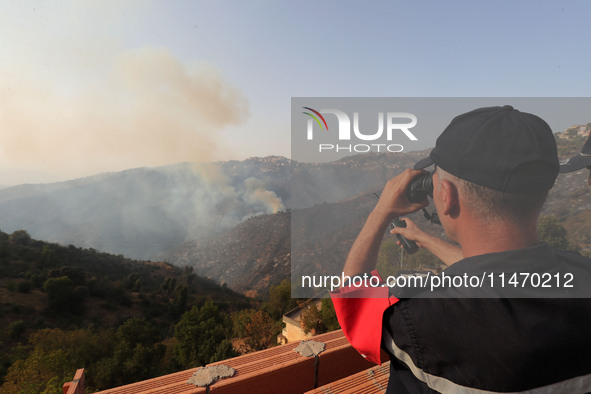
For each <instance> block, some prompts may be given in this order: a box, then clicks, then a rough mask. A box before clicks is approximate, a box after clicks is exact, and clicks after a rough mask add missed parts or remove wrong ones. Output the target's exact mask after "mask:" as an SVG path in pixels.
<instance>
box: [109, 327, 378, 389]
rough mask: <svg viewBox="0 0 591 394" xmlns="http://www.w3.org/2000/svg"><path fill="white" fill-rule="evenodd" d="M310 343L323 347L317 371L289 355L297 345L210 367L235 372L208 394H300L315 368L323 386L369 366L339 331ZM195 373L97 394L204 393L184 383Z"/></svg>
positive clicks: (309, 361)
mask: <svg viewBox="0 0 591 394" xmlns="http://www.w3.org/2000/svg"><path fill="white" fill-rule="evenodd" d="M312 339H313V340H315V341H318V342H323V343H324V344H325V345H326V347H325V350H324V351H323V352H322V353H320V355H319V361H318V364H317V367H315V362H314V358H313V357H308V358H307V357H303V356H301V355H299V354H298V353H296V352H295V351H293V349H294V348H295V347H296V346H297V345H298V344H299V341H298V342H294V343H290V344H287V345H282V346H277V347H273V348H271V349H267V350H262V351H259V352H254V353H250V354H245V355H243V356H239V357H235V358H231V359H227V360H223V361H220V362H217V363H213V364H210V365H226V366H228V367H231V368H234V369H235V370H236V373H235V375H234V376H233V377H231V378H227V379H222V380H219V381H217V382H215V383H213V384H212V385H211V386H210V392H211V393H236V392H244V393H249V392H256V393H265V392H268V393H276V392H281V393H302V392H304V391H306V390H312V389H313V388H314V379H315V372H314V370H315V368H317V384H318V385H325V384H328V383H330V382H332V381H334V380H336V379H340V378H343V377H345V376H347V375H350V374H353V373H356V372H358V371H360V370H363V369H366V368H369V367H370V366H371V365H373V364H371V363H369V362H368V361H366V360H365V359H363V357H361V356H360V355H359V354H358V353H357V352H356V351H355V350H354V349H353V348H352V347H351V345H350V344H349V343H348V342H347V339H346V338H345V337H344V335H343V332H342V331H341V330H337V331H332V332H329V333H326V334H322V335H317V336H315V337H313V338H312ZM196 370H197V368H192V369H188V370H186V371H181V372H177V373H173V374H170V375H165V376H161V377H158V378H153V379H150V380H145V381H142V382H137V383H133V384H129V385H126V386H121V387H116V388H113V389H110V390H106V391H102V392H101V393H109V394H136V393H156V392H157V393H170V394H177V393H205V392H206V389H205V388H202V387H196V386H193V385H191V384H188V383H186V382H187V380H188V379H189V377H191V375H192V374H193V372H195V371H196Z"/></svg>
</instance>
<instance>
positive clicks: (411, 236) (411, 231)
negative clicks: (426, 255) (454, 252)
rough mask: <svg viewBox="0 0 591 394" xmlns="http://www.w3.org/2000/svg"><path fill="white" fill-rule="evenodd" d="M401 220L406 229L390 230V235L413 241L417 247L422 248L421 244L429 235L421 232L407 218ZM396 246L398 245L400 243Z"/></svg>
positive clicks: (395, 228)
mask: <svg viewBox="0 0 591 394" xmlns="http://www.w3.org/2000/svg"><path fill="white" fill-rule="evenodd" d="M402 220H404V222H405V223H406V227H394V228H393V229H392V230H390V234H394V235H396V234H400V235H402V236H403V237H404V238H406V239H408V240H410V241H415V242H416V243H417V245H418V246H420V247H424V245H423V242H424V241H425V239H426V238H427V237H430V235H429V234H427V233H426V232H424V231H423V230H421V229H420V228H419V226H417V225H416V224H415V222H413V221H412V220H410V219H408V218H402ZM397 244H398V245H400V241H398V242H397Z"/></svg>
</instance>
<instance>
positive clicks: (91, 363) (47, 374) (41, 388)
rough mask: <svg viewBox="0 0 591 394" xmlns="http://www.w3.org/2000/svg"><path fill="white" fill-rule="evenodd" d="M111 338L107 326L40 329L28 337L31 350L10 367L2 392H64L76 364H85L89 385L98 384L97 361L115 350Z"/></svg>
mask: <svg viewBox="0 0 591 394" xmlns="http://www.w3.org/2000/svg"><path fill="white" fill-rule="evenodd" d="M111 338H112V335H111V334H110V331H108V330H103V331H100V332H95V331H92V330H88V329H80V330H74V331H63V330H60V329H57V328H56V329H43V330H39V331H37V332H35V333H33V334H31V336H30V337H29V343H30V345H31V348H32V350H31V352H30V353H29V354H28V355H27V356H26V357H23V358H22V359H20V360H17V361H16V362H14V363H13V364H12V365H11V366H10V367H9V368H8V372H7V374H6V376H5V379H4V382H5V383H4V385H3V386H2V387H0V392H9V393H11V392H19V393H20V392H22V393H42V392H47V393H56V392H61V387H62V385H63V383H64V382H66V381H69V380H72V375H73V373H74V372H75V371H76V369H77V368H86V369H87V384H88V386H90V387H96V380H95V375H94V371H96V368H95V365H96V362H97V360H100V359H102V358H104V357H107V356H108V355H109V354H110V352H112V349H113V345H112V340H111Z"/></svg>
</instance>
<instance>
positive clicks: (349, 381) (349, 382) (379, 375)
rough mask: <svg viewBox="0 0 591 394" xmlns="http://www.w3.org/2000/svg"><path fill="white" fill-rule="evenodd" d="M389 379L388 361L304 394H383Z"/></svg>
mask: <svg viewBox="0 0 591 394" xmlns="http://www.w3.org/2000/svg"><path fill="white" fill-rule="evenodd" d="M389 377H390V361H388V362H385V363H383V364H382V365H377V366H375V367H373V368H369V369H366V370H365V371H361V372H358V373H356V374H353V375H351V376H347V377H346V378H343V379H340V380H337V381H335V382H332V383H329V384H327V385H324V386H321V387H319V388H317V389H315V390H312V391H308V392H307V393H306V394H340V393H343V394H344V393H358V394H374V393H385V392H386V388H387V387H388V379H389Z"/></svg>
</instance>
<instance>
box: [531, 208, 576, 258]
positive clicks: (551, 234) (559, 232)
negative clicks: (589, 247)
mask: <svg viewBox="0 0 591 394" xmlns="http://www.w3.org/2000/svg"><path fill="white" fill-rule="evenodd" d="M538 235H539V237H540V241H544V242H546V243H547V244H548V245H550V246H552V247H553V248H556V249H563V250H573V251H579V250H580V248H579V247H578V246H577V245H575V244H573V243H572V242H570V241H569V240H568V238H567V231H566V229H565V228H564V227H563V226H562V225H561V224H560V223H559V222H558V220H557V219H556V218H555V217H554V216H542V217H540V219H539V220H538Z"/></svg>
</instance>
